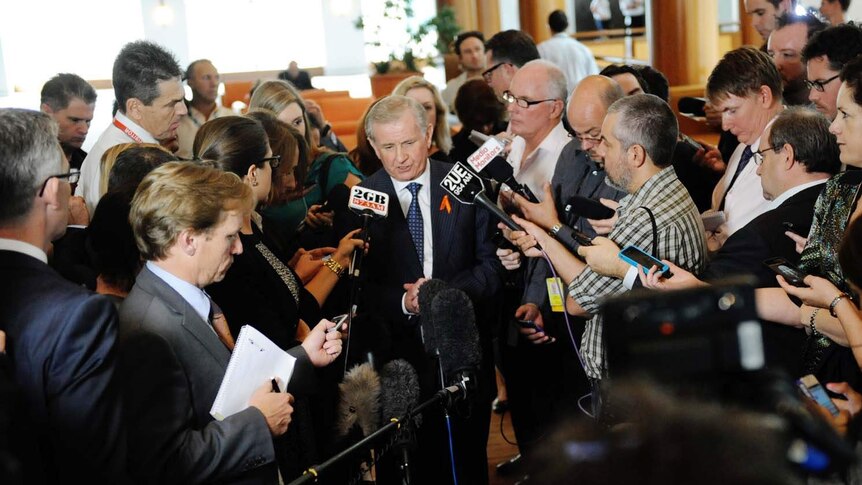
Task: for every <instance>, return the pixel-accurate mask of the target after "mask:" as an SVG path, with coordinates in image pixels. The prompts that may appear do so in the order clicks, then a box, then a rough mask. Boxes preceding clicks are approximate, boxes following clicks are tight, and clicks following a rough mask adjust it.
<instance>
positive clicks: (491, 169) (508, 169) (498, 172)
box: [482, 157, 515, 183]
mask: <svg viewBox="0 0 862 485" xmlns="http://www.w3.org/2000/svg"><path fill="white" fill-rule="evenodd" d="M482 173H483V174H485V175H487V176H488V177H490V178H492V179H494V180H496V181H497V182H500V183H503V182H506V181H507V180H510V179H511V178H512V177H513V176H514V174H515V170H514V169H513V168H512V166H511V165H509V162H507V161H506V160H505V159H504V158H503V157H494V159H493V160H491V162H489V163H488V165H486V166H485V168H484V169H482Z"/></svg>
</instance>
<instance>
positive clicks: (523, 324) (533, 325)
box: [518, 320, 545, 333]
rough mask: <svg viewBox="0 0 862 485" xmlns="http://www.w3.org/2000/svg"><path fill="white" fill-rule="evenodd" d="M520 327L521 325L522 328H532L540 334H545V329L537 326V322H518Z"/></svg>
mask: <svg viewBox="0 0 862 485" xmlns="http://www.w3.org/2000/svg"><path fill="white" fill-rule="evenodd" d="M518 325H520V326H521V327H522V328H532V329H533V330H535V331H536V332H538V333H545V329H543V328H542V327H540V326H538V325H536V322H534V321H532V320H518Z"/></svg>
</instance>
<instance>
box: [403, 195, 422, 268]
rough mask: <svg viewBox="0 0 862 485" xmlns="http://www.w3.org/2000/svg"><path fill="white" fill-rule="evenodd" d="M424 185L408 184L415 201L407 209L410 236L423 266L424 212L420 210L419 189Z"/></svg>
mask: <svg viewBox="0 0 862 485" xmlns="http://www.w3.org/2000/svg"><path fill="white" fill-rule="evenodd" d="M421 188H422V184H420V183H417V182H411V183H409V184H407V190H409V191H410V194H411V195H413V200H411V201H410V207H409V208H408V209H407V228H408V229H410V236H411V237H412V238H413V245H414V246H416V254H417V255H418V256H419V264H420V265H421V264H423V259H424V258H423V255H424V254H425V252H424V241H425V239H424V231H423V227H422V211H421V210H419V189H421Z"/></svg>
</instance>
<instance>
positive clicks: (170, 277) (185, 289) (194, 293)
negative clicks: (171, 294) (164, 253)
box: [147, 261, 210, 322]
mask: <svg viewBox="0 0 862 485" xmlns="http://www.w3.org/2000/svg"><path fill="white" fill-rule="evenodd" d="M147 269H149V270H150V271H152V273H153V274H154V275H156V276H158V277H159V279H161V280H162V281H164V282H165V283H166V284H167V285H168V286H170V287H171V288H173V289H174V290H175V291H176V292H177V293H179V294H180V296H181V297H182V298H183V300H185V301H186V302H187V303H188V304H189V305H191V306H192V308H194V309H195V312H196V313H197V314H198V315H199V316H200V317H201V320H203V321H205V322H207V321H209V315H210V297H209V296H208V295H207V294H206V293H205V292H204V290H202V289H200V288H198V287H197V286H195V285H193V284H191V283H189V282H188V281H186V280H184V279H181V278H179V277H177V276H175V275H174V274H173V273H170V272H169V271H168V270H166V269H164V268H162V267H160V266H159V265H158V264H156V263H154V262H152V261H147Z"/></svg>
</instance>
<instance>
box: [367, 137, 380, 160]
mask: <svg viewBox="0 0 862 485" xmlns="http://www.w3.org/2000/svg"><path fill="white" fill-rule="evenodd" d="M368 144H369V145H371V149H372V150H374V154H375V155H377V159H378V160H383V157H381V156H380V150H378V149H377V145H376V144H375V143H374V142H373V141H371V138H369V139H368Z"/></svg>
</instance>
